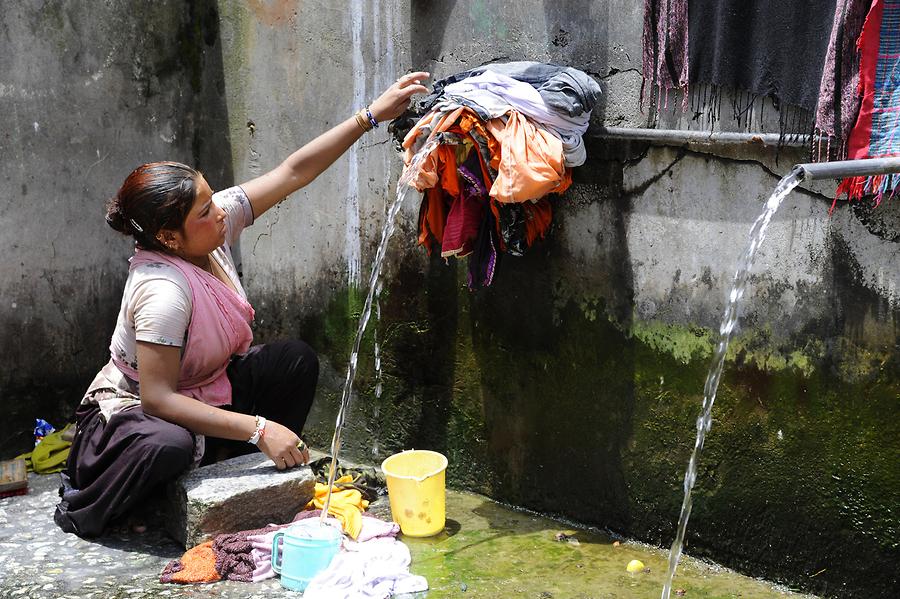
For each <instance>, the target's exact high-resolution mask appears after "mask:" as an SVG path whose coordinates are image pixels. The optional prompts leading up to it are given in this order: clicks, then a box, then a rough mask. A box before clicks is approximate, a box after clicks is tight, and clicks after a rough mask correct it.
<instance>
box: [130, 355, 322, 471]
mask: <svg viewBox="0 0 900 599" xmlns="http://www.w3.org/2000/svg"><path fill="white" fill-rule="evenodd" d="M137 361H138V364H140V367H139V369H138V378H139V380H138V382H139V384H140V389H141V407H142V409H143V410H144V413H145V414H149V415H150V416H156V417H157V418H162V419H163V420H167V421H169V422H172V423H174V424H178V425H180V426H183V427H184V428H186V429H188V430H189V431H192V432H194V433H197V434H201V435H208V436H210V437H219V438H222V439H234V440H237V441H246V440H247V439H249V438H250V436H251V435H253V433H254V432H255V431H256V417H255V416H251V415H249V414H239V413H236V412H230V411H228V410H223V409H220V408H216V407H213V406H209V405H206V404H205V403H203V402H201V401H197V400H196V399H193V398H190V397H187V396H186V395H181V394H180V393H178V392H177V383H178V374H179V371H180V369H181V348H180V347H174V346H168V345H159V344H156V343H147V342H145V341H138V342H137ZM299 440H300V439H299V437H297V435H296V434H294V432H293V431H292V430H290V429H289V428H287V427H286V426H282V425H281V424H278V423H277V422H274V421H272V420H269V421H268V422H267V423H266V432H265V435H264V436H263V437H262V438H261V439H260V440H259V443H258V447H259V449H260V450H261V451H262V452H263V453H264V454H266V455H267V456H268V457H269V458H271V459H272V461H273V462H274V463H275V466H276V467H278V468H279V469H283V468H290V467H291V466H294V465H297V464H304V463H306V461H307V460H308V459H309V456H308V455H304V454H302V453H301V452H300V450H299V449H297V443H298V442H299Z"/></svg>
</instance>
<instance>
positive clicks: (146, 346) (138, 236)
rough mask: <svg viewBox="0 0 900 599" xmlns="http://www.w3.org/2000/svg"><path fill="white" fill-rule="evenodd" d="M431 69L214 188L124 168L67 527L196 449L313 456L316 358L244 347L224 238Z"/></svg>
mask: <svg viewBox="0 0 900 599" xmlns="http://www.w3.org/2000/svg"><path fill="white" fill-rule="evenodd" d="M426 77H428V74H427V73H424V72H416V73H410V74H408V75H404V76H403V77H401V78H400V79H398V80H397V81H396V82H395V83H394V84H393V85H392V86H391V87H389V88H388V89H387V90H386V91H385V92H384V93H383V94H382V95H381V96H379V98H378V99H377V100H375V101H374V102H373V103H372V104H371V106H370V107H369V108H366V109H363V110H361V111H359V112H357V113H356V114H355V115H354V116H353V117H351V118H349V119H347V120H346V121H344V122H343V123H341V124H339V125H337V126H336V127H334V128H333V129H331V130H330V131H327V132H326V133H324V134H322V135H320V136H319V137H317V138H316V139H314V140H313V141H311V142H309V143H308V144H306V145H305V146H303V147H302V148H300V149H299V150H297V151H296V152H294V153H293V154H291V155H290V156H289V157H288V158H287V159H286V160H285V161H284V162H283V163H281V165H279V166H278V167H276V168H275V169H273V170H272V171H270V172H268V173H266V174H264V175H262V176H260V177H258V178H256V179H253V180H252V181H249V182H247V183H244V184H243V185H240V186H237V187H232V188H229V189H226V190H225V191H222V192H219V193H213V191H212V189H210V187H209V184H208V183H207V182H206V180H205V179H204V178H203V176H202V175H201V174H200V173H198V172H197V171H195V170H194V169H192V168H190V167H188V166H185V165H183V164H179V163H175V162H157V163H151V164H145V165H143V166H140V167H138V168H137V169H136V170H135V171H134V172H132V173H131V175H129V176H128V178H127V179H126V180H125V182H124V183H123V185H122V187H121V188H120V189H119V192H118V194H117V195H116V197H115V198H113V200H111V201H110V203H109V206H108V210H107V217H106V219H107V222H108V223H109V225H110V226H111V227H112V228H114V229H116V230H117V231H120V232H122V233H125V234H128V235H131V236H133V237H134V239H135V243H136V246H137V250H136V252H135V255H134V256H133V257H132V258H131V265H130V268H129V275H128V280H127V282H126V284H125V291H124V293H123V298H122V307H121V310H120V313H119V317H118V321H117V323H116V328H115V331H114V333H113V337H112V341H111V343H110V353H111V360H110V361H109V363H108V364H107V365H106V366H105V367H104V368H103V370H101V371H100V373H99V374H98V375H97V377H96V378H95V379H94V382H93V383H92V384H91V386H90V387H89V388H88V391H87V393H86V394H85V396H84V399H83V400H82V403H81V405H80V406H79V408H78V410H77V412H76V424H77V432H76V434H75V439H74V441H73V444H72V448H71V452H70V454H69V461H68V466H67V470H66V473H65V475H64V476H63V488H62V489H61V495H62V500H61V501H60V503H59V505H58V506H57V508H56V513H55V516H54V520H55V521H56V523H57V524H58V525H59V526H60V527H61V528H62V529H63V530H65V531H67V532H73V533H76V534H78V535H80V536H86V537H90V536H97V535H99V534H101V533H102V532H103V530H104V528H105V527H106V525H107V524H108V523H109V522H110V520H112V519H114V518H118V517H121V516H123V515H124V514H126V513H128V512H129V510H131V508H133V507H134V506H135V505H137V503H138V502H139V501H140V500H141V499H143V498H145V497H146V496H147V495H148V494H149V493H150V492H151V491H152V490H153V489H154V488H155V487H157V485H159V484H160V483H162V482H165V481H167V480H170V479H172V478H174V477H175V476H177V475H178V474H180V473H181V472H182V471H184V470H185V469H187V468H188V467H189V466H190V465H191V464H192V463H196V462H198V461H199V459H200V458H201V456H202V457H203V459H204V461H206V462H209V461H214V460H215V459H216V458H218V457H220V456H221V455H234V454H235V453H236V451H235V446H236V445H237V446H238V447H240V446H243V447H245V448H249V449H251V450H255V449H256V448H258V449H259V450H260V451H262V452H263V453H264V454H265V455H267V456H268V457H269V458H271V460H272V461H273V462H274V463H275V466H276V467H277V468H279V469H284V468H290V467H293V466H296V465H300V464H305V463H306V462H307V461H308V460H309V454H308V452H307V449H306V446H305V444H304V443H303V441H302V440H301V439H300V436H299V435H300V433H301V431H302V429H303V425H304V423H305V421H306V416H307V414H308V413H309V408H310V406H311V404H312V400H313V395H314V393H315V387H316V381H317V379H318V361H317V359H316V356H315V353H313V351H312V350H311V349H310V348H309V346H307V345H306V344H305V343H303V342H300V341H285V342H277V343H270V344H267V345H262V346H254V347H251V346H250V344H251V341H252V332H251V329H250V323H251V322H252V320H253V308H252V307H251V306H250V304H248V303H247V301H246V295H245V293H244V290H243V288H242V286H241V282H240V280H239V279H238V276H237V271H236V268H235V264H234V260H233V258H232V256H231V247H232V245H233V244H234V242H235V241H236V240H237V239H238V237H239V236H240V233H241V231H242V230H243V228H244V227H246V226H248V225H250V224H252V222H253V220H254V219H255V218H258V217H259V216H260V215H261V214H263V213H264V212H265V211H266V210H268V209H269V208H271V207H272V206H274V205H275V204H276V203H277V202H279V201H280V200H282V199H284V198H285V197H286V196H288V195H289V194H291V193H293V192H294V191H297V190H298V189H300V188H301V187H303V186H304V185H307V184H308V183H310V182H311V181H312V180H313V179H315V178H316V177H317V176H318V175H319V174H320V173H322V172H323V171H324V170H325V169H326V168H328V167H329V166H330V165H331V164H332V163H333V162H334V161H335V160H336V159H337V158H338V157H340V156H341V155H342V154H343V153H344V152H345V151H346V150H347V149H348V148H349V147H350V146H351V145H352V144H353V143H354V142H355V141H356V140H358V139H359V138H360V137H361V136H362V135H363V133H364V132H365V131H368V130H370V129H372V128H373V127H377V126H378V123H379V122H382V121H386V120H390V119H394V118H396V117H397V116H399V115H400V114H401V113H402V112H403V111H404V110H405V109H406V107H407V106H408V104H409V100H410V97H411V96H412V95H413V94H417V93H424V92H426V91H427V90H426V89H425V87H424V86H422V85H421V84H420V82H421V81H422V80H423V79H425V78H426ZM253 446H256V447H255V448H254V447H253ZM240 451H241V450H240V449H238V450H237V452H240Z"/></svg>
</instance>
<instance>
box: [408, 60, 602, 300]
mask: <svg viewBox="0 0 900 599" xmlns="http://www.w3.org/2000/svg"><path fill="white" fill-rule="evenodd" d="M599 95H600V87H599V85H598V84H597V83H596V81H594V80H593V79H592V78H591V77H589V76H588V75H587V74H585V73H583V72H581V71H579V70H577V69H573V68H571V67H560V66H558V65H548V64H542V63H536V62H515V63H504V64H491V65H485V66H483V67H479V68H478V69H473V70H471V71H466V72H464V73H459V74H457V75H453V76H451V77H447V78H445V79H442V80H440V81H438V82H436V83H435V84H434V92H433V93H432V94H430V95H429V96H427V97H426V98H425V99H424V100H422V101H421V102H420V103H419V107H420V109H421V110H425V111H426V112H425V113H424V114H423V115H422V116H421V117H420V118H419V120H418V121H417V122H416V123H415V124H414V125H412V127H411V128H410V130H409V131H408V132H407V133H406V134H405V136H404V138H403V142H402V147H403V149H404V162H405V164H406V171H407V172H405V176H407V177H409V178H410V182H409V185H410V186H412V187H415V188H416V189H417V190H419V191H422V192H423V193H424V196H423V199H422V204H421V208H420V211H419V236H418V241H419V244H420V245H423V246H424V247H425V248H426V250H427V251H428V253H429V254H431V253H432V252H433V251H434V250H435V249H436V248H437V247H440V252H441V257H443V258H445V259H449V258H451V257H456V258H468V262H469V268H468V271H469V273H468V285H469V288H470V289H476V288H479V287H483V286H488V285H490V284H491V282H492V281H493V277H494V274H495V272H496V268H497V265H498V263H499V260H500V257H501V255H502V254H504V253H506V254H510V255H514V256H521V255H523V254H524V253H525V252H526V251H527V250H528V248H530V247H531V246H532V245H533V244H534V243H535V241H537V240H538V239H542V238H544V237H545V236H546V234H547V231H548V230H549V228H550V225H551V223H552V215H553V209H552V204H551V203H550V200H549V199H548V198H547V196H548V195H550V194H561V193H563V192H564V191H565V190H566V189H567V188H568V187H569V186H570V185H571V183H572V175H571V167H574V166H579V165H581V164H583V163H584V162H585V160H586V151H585V147H584V142H583V139H582V136H583V135H584V133H585V131H586V130H587V127H588V124H589V122H590V114H591V109H592V108H593V106H594V105H595V103H596V101H597V99H598V98H599ZM429 142H431V144H432V147H431V149H430V150H429V151H428V153H427V154H426V155H425V156H424V157H423V158H422V159H421V160H419V161H417V162H416V163H415V164H413V158H414V156H416V154H417V153H418V152H420V151H421V150H422V148H424V147H425V146H426V143H429ZM410 170H412V172H409V171H410Z"/></svg>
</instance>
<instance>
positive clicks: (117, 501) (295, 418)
mask: <svg viewBox="0 0 900 599" xmlns="http://www.w3.org/2000/svg"><path fill="white" fill-rule="evenodd" d="M318 377H319V362H318V358H316V354H315V352H313V350H312V349H311V348H310V347H309V346H308V345H307V344H306V343H303V342H302V341H279V342H275V343H269V344H266V345H256V346H253V347H252V348H250V350H249V351H248V352H247V353H246V354H244V355H242V356H236V357H235V358H233V359H232V361H231V363H230V364H229V366H228V378H229V379H230V381H231V385H232V405H231V406H228V407H227V408H226V409H229V410H233V411H236V412H240V413H243V414H259V415H262V416H265V417H266V418H267V419H271V420H274V421H275V422H278V423H280V424H283V425H284V426H286V427H288V428H290V429H291V430H293V431H294V432H295V433H297V434H298V435H299V434H300V433H301V432H302V431H303V425H304V424H305V422H306V417H307V415H308V414H309V409H310V407H311V406H312V401H313V397H314V395H315V390H316V383H317V381H318ZM75 422H76V425H77V426H76V432H75V439H74V440H73V442H72V447H71V449H70V451H69V459H68V464H67V467H66V470H65V471H64V472H63V473H62V480H63V484H62V487H61V488H60V495H61V497H62V499H61V501H60V502H59V505H57V506H56V513H55V514H54V520H55V521H56V524H57V525H58V526H59V527H60V528H62V529H63V530H64V531H66V532H72V533H75V534H77V535H79V536H82V537H95V536H99V535H100V534H102V533H103V531H104V529H105V528H106V526H107V525H108V524H109V522H110V521H111V520H114V519H116V518H119V517H121V516H124V515H126V514H127V513H129V511H130V510H131V509H132V508H133V507H135V506H136V505H138V504H139V502H141V500H143V499H145V498H146V497H148V496H149V495H150V494H151V493H153V492H154V491H155V490H157V489H158V488H159V487H160V485H162V484H165V483H166V482H168V481H171V480H173V479H174V478H176V477H177V476H178V475H180V474H181V473H182V472H184V471H185V470H186V469H187V468H188V467H189V466H190V465H191V463H192V462H193V457H194V435H193V434H192V433H191V432H190V431H188V430H187V429H185V428H183V427H181V426H179V425H177V424H173V423H171V422H168V421H166V420H163V419H161V418H156V417H155V416H150V415H148V414H145V413H144V412H143V410H142V409H141V408H140V407H134V408H129V409H126V410H123V411H121V412H118V413H116V414H114V415H113V416H112V417H111V418H110V420H109V422H105V421H104V419H103V416H102V414H101V413H100V409H99V408H98V407H97V406H94V405H87V404H83V405H80V406H79V407H78V410H77V411H76V413H75ZM251 451H257V448H256V447H255V446H253V445H250V444H249V443H246V442H243V441H228V440H224V439H214V438H211V437H207V438H206V453H205V455H204V463H209V462H210V461H212V460H213V459H214V458H215V457H229V456H233V455H239V454H242V453H249V452H251Z"/></svg>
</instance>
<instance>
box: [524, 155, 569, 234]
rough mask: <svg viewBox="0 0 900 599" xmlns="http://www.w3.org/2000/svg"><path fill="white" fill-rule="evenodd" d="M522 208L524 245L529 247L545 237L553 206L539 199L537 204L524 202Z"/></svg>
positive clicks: (544, 199)
mask: <svg viewBox="0 0 900 599" xmlns="http://www.w3.org/2000/svg"><path fill="white" fill-rule="evenodd" d="M569 172H571V171H570V170H569V169H566V173H569ZM571 182H572V177H571V176H569V183H570V184H571ZM567 187H568V185H567ZM522 208H524V209H525V243H526V244H527V245H528V247H531V246H532V244H533V243H534V242H535V241H536V240H538V239H543V238H544V237H545V236H546V235H547V231H548V230H549V229H550V223H551V222H553V206H552V205H551V204H550V200H548V199H547V198H541V199H540V200H538V201H537V202H525V203H524V204H522Z"/></svg>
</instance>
